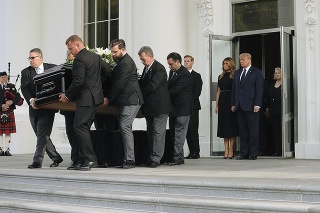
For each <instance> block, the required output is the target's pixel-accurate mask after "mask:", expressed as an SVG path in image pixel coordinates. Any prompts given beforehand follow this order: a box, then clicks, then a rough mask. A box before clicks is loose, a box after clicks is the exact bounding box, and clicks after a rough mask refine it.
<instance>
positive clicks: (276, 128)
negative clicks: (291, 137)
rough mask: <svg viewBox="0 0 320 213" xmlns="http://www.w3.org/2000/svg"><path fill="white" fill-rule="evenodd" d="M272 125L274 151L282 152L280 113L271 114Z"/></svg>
mask: <svg viewBox="0 0 320 213" xmlns="http://www.w3.org/2000/svg"><path fill="white" fill-rule="evenodd" d="M271 121H272V127H273V142H274V149H275V153H277V154H281V153H282V122H281V115H271Z"/></svg>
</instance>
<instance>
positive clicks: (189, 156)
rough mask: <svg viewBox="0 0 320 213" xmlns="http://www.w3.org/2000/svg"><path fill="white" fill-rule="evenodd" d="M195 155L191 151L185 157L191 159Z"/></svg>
mask: <svg viewBox="0 0 320 213" xmlns="http://www.w3.org/2000/svg"><path fill="white" fill-rule="evenodd" d="M192 155H193V153H192V152H190V154H189V155H188V156H187V157H185V158H184V159H191V156H192Z"/></svg>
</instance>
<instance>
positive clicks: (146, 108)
mask: <svg viewBox="0 0 320 213" xmlns="http://www.w3.org/2000/svg"><path fill="white" fill-rule="evenodd" d="M138 55H139V57H140V60H141V62H142V64H143V65H144V69H143V72H142V76H141V79H140V80H139V85H140V88H141V92H142V95H143V100H144V104H142V113H143V115H144V116H145V118H146V121H147V135H148V145H149V159H148V161H149V162H148V167H150V168H155V167H158V166H160V160H161V158H162V156H163V154H164V147H165V139H166V126H167V120H168V116H169V112H170V94H169V91H168V83H167V78H168V76H167V72H166V69H165V68H164V66H163V65H162V64H161V63H159V62H158V61H157V60H155V59H154V56H153V51H152V49H151V48H150V47H148V46H143V47H141V49H140V50H139V52H138Z"/></svg>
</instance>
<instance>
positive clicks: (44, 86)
mask: <svg viewBox="0 0 320 213" xmlns="http://www.w3.org/2000/svg"><path fill="white" fill-rule="evenodd" d="M33 80H34V84H35V85H36V98H37V100H36V105H37V106H38V107H39V108H42V109H55V110H64V111H75V109H76V103H75V102H74V101H69V102H66V103H63V102H60V101H59V95H60V94H61V93H65V91H66V90H68V88H69V86H70V85H71V82H72V64H61V65H58V66H55V67H53V68H50V69H48V70H45V71H44V72H43V73H42V74H40V75H36V76H35V77H34V78H33ZM96 113H98V114H105V115H117V113H118V110H117V108H116V107H113V106H106V107H100V108H98V110H97V112H96Z"/></svg>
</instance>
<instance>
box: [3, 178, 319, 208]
mask: <svg viewBox="0 0 320 213" xmlns="http://www.w3.org/2000/svg"><path fill="white" fill-rule="evenodd" d="M35 183H36V181H35ZM0 200H6V201H7V202H1V203H0V206H1V208H3V207H6V208H8V207H12V208H16V209H28V208H31V207H30V206H34V207H33V208H35V209H34V210H33V211H35V212H37V211H41V210H37V208H45V207H46V206H48V207H50V208H51V209H52V210H50V209H49V210H48V211H47V212H57V211H55V210H54V209H56V208H57V209H60V211H58V212H68V211H67V209H68V208H69V206H70V207H72V208H71V210H72V211H75V212H77V209H75V210H74V209H73V208H79V209H82V207H83V212H86V208H96V211H93V210H91V211H89V212H100V210H99V209H100V208H101V209H102V210H101V212H108V210H109V209H115V210H119V211H120V210H122V209H123V210H132V211H144V212H174V213H185V212H190V213H191V212H192V213H204V212H206V213H211V212H291V213H293V212H320V204H316V203H307V202H289V201H273V200H262V199H255V200H254V199H242V198H234V197H231V198H222V197H205V196H195V195H182V194H181V195H179V194H174V195H173V194H165V193H150V192H147V193H146V192H133V191H131V192H129V191H111V190H105V189H100V190H99V189H88V188H87V189H86V188H74V187H57V186H56V187H55V188H54V187H52V186H51V185H42V184H41V185H38V184H22V183H3V182H2V184H1V186H0ZM15 200H17V202H14V201H15ZM10 202H11V203H10ZM31 203H32V205H31ZM38 203H39V206H38ZM59 205H60V207H59ZM57 206H58V207H57ZM71 210H70V212H72V211H71ZM30 211H32V209H31V210H30ZM111 212H112V211H111ZM115 212H116V211H115Z"/></svg>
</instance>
